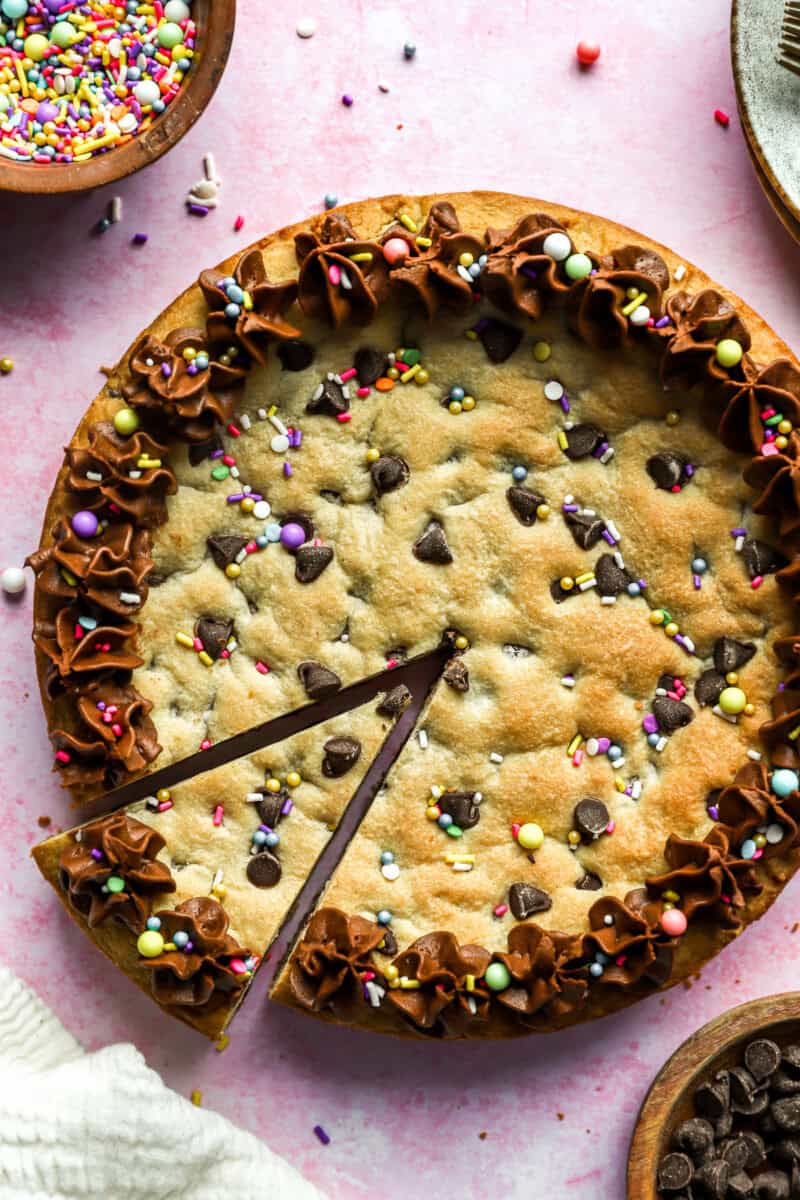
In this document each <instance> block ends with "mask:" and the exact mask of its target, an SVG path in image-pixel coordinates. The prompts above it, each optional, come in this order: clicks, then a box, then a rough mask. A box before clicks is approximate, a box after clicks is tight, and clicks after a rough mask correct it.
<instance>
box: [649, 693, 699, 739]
mask: <svg viewBox="0 0 800 1200" xmlns="http://www.w3.org/2000/svg"><path fill="white" fill-rule="evenodd" d="M652 709H653V716H654V717H655V719H656V720H657V721H658V728H659V729H660V730H661V732H662V733H674V732H675V730H676V729H682V728H683V727H684V726H685V725H688V724H689V722H690V721H693V720H694V713H693V711H692V710H691V708H689V705H688V704H684V703H683V701H682V700H670V698H669V696H656V697H655V699H654V700H653V704H652Z"/></svg>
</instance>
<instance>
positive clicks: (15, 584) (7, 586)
mask: <svg viewBox="0 0 800 1200" xmlns="http://www.w3.org/2000/svg"><path fill="white" fill-rule="evenodd" d="M0 587H2V589H3V591H4V592H7V593H8V595H9V596H18V595H19V593H20V592H24V591H25V572H24V571H23V569H22V567H6V569H5V571H3V573H2V575H0Z"/></svg>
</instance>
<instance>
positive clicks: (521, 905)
mask: <svg viewBox="0 0 800 1200" xmlns="http://www.w3.org/2000/svg"><path fill="white" fill-rule="evenodd" d="M508 903H509V907H510V908H511V911H512V913H513V914H514V916H515V917H516V919H517V920H518V921H525V920H527V918H528V917H532V916H533V914H534V913H542V912H547V910H548V909H549V908H552V907H553V901H552V900H551V899H550V897H549V896H548V894H547V892H544V891H542V889H541V888H538V887H534V886H533V884H532V883H512V885H511V887H510V888H509V889H508Z"/></svg>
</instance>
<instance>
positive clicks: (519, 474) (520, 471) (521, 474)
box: [511, 466, 528, 483]
mask: <svg viewBox="0 0 800 1200" xmlns="http://www.w3.org/2000/svg"><path fill="white" fill-rule="evenodd" d="M511 478H512V479H513V480H514V482H515V483H522V481H523V480H524V479H527V478H528V468H527V467H522V466H519V467H514V469H513V470H512V472H511Z"/></svg>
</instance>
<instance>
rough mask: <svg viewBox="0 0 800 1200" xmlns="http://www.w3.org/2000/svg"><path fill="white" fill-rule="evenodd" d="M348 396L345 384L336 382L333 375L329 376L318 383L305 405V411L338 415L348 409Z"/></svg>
mask: <svg viewBox="0 0 800 1200" xmlns="http://www.w3.org/2000/svg"><path fill="white" fill-rule="evenodd" d="M348 396H349V392H348V390H347V388H346V386H345V385H344V384H343V383H337V382H336V380H335V379H334V378H333V376H329V377H328V378H326V379H323V381H322V383H320V384H318V386H317V388H316V389H315V391H314V395H313V396H312V397H311V399H310V400H309V402H308V404H307V405H306V412H307V413H314V414H317V413H319V414H321V415H323V416H327V417H338V416H339V414H340V413H346V412H349V411H350V401H349V399H348Z"/></svg>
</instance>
